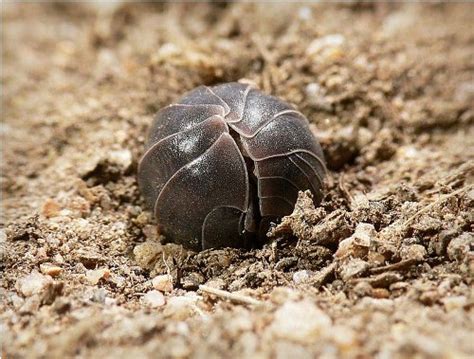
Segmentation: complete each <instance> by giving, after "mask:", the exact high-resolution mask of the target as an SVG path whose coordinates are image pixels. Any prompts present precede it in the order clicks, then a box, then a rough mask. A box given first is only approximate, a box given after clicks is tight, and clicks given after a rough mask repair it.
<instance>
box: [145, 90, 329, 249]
mask: <svg viewBox="0 0 474 359" xmlns="http://www.w3.org/2000/svg"><path fill="white" fill-rule="evenodd" d="M325 172H326V169H325V164H324V157H323V153H322V150H321V147H320V145H319V143H318V142H317V140H316V139H315V138H314V136H313V134H312V133H311V131H310V129H309V124H308V120H307V119H306V118H305V117H304V116H303V115H302V114H301V113H300V112H298V111H296V110H295V109H294V108H293V107H292V106H290V105H289V104H287V103H286V102H284V101H282V100H280V99H278V98H276V97H273V96H269V95H265V94H264V93H262V92H260V91H259V90H257V89H255V88H254V87H252V86H250V85H246V84H241V83H226V84H222V85H217V86H213V87H208V86H200V87H197V88H195V89H194V90H192V91H190V92H188V93H187V94H185V95H184V96H183V97H182V98H181V99H180V100H178V102H177V103H176V104H172V105H169V106H167V107H165V108H163V109H161V110H160V111H159V112H158V113H157V114H156V116H155V118H154V121H153V123H152V125H151V128H150V130H149V133H148V139H147V143H146V147H145V154H144V155H143V157H142V158H141V160H140V163H139V166H138V184H139V187H140V190H141V193H142V194H143V197H144V199H145V201H146V204H147V205H148V207H149V208H150V209H151V210H153V212H154V215H155V217H156V219H157V222H158V226H159V230H160V233H162V234H164V235H165V237H166V238H167V239H168V240H169V241H172V242H175V243H179V244H182V245H184V246H185V247H188V248H190V249H193V250H203V249H207V248H218V247H253V246H255V245H256V244H257V243H258V242H259V241H260V240H261V239H262V237H264V233H265V232H266V230H267V229H268V226H269V224H270V222H271V221H273V220H276V219H278V218H281V217H282V216H285V215H288V214H290V213H291V212H292V210H293V206H294V204H295V202H296V199H297V195H298V191H299V190H306V189H309V190H310V191H311V192H312V193H313V198H314V202H315V203H316V204H318V203H319V202H320V201H321V197H322V185H323V179H324V175H325Z"/></svg>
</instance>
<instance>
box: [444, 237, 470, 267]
mask: <svg viewBox="0 0 474 359" xmlns="http://www.w3.org/2000/svg"><path fill="white" fill-rule="evenodd" d="M471 247H474V236H473V235H472V234H470V233H463V234H461V235H460V236H459V237H456V238H454V239H453V240H452V241H451V242H450V243H449V245H448V249H447V253H448V257H449V259H451V260H455V261H458V262H461V261H462V260H463V259H464V258H465V257H466V256H467V254H468V253H469V251H470V250H471Z"/></svg>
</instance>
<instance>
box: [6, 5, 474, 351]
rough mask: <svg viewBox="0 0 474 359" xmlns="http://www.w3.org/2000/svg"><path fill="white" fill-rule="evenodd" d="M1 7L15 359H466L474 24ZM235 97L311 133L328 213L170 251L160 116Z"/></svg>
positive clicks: (406, 17)
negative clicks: (167, 109)
mask: <svg viewBox="0 0 474 359" xmlns="http://www.w3.org/2000/svg"><path fill="white" fill-rule="evenodd" d="M2 6H3V8H2V21H3V39H2V40H3V41H2V43H3V49H2V61H3V64H2V84H3V86H2V87H3V98H2V101H3V106H2V107H3V114H2V117H3V121H2V125H1V136H2V143H3V160H2V189H3V198H2V205H3V211H2V220H1V226H2V230H1V236H0V248H1V254H0V255H1V269H2V271H3V275H2V277H3V278H2V285H1V298H2V300H1V304H0V311H1V314H0V317H1V320H2V326H1V332H0V336H1V338H2V341H3V356H2V357H4V358H67V357H78V358H139V357H140V358H141V357H145V358H146V357H163V358H171V357H172V358H188V357H192V358H222V357H227V358H312V357H315V356H320V357H323V358H339V357H347V358H353V357H357V358H369V357H376V358H404V357H414V356H416V357H418V358H463V357H466V358H467V357H471V358H472V356H473V355H474V338H473V337H474V335H473V331H474V294H473V288H472V282H473V272H474V252H473V251H474V248H473V247H474V243H473V235H472V231H473V210H472V209H473V206H474V187H473V171H474V170H473V169H474V126H473V123H474V121H473V119H474V108H473V103H474V82H473V74H474V56H473V55H474V30H473V26H472V24H473V20H474V15H473V14H474V5H472V4H471V5H470V4H457V5H448V4H434V5H426V4H425V5H389V4H360V3H349V4H345V5H320V4H291V5H288V4H287V5H285V4H281V5H275V4H268V3H267V4H263V5H259V4H244V3H234V4H217V5H209V4H194V5H192V4H175V5H169V4H154V5H153V4H148V5H132V4H120V3H114V4H108V5H105V4H104V5H97V6H92V5H87V4H70V5H66V4H46V5H38V4H30V5H18V4H17V5H5V4H3V5H2ZM237 80H244V81H251V82H253V83H255V84H256V86H258V87H259V88H261V89H262V90H264V91H266V92H267V93H271V94H274V95H277V96H280V97H282V98H283V99H285V100H287V101H289V102H291V103H293V104H294V105H295V106H296V107H297V108H298V109H300V110H301V111H302V112H303V113H304V114H305V115H307V117H308V118H309V120H310V122H311V124H312V130H314V133H315V135H316V136H317V137H318V138H319V139H320V141H321V143H322V146H323V149H324V151H325V155H326V158H327V162H328V167H329V169H330V174H329V176H328V179H327V186H326V187H327V188H326V196H325V198H324V200H323V203H322V205H321V207H319V208H314V207H313V206H312V203H311V201H310V199H309V198H308V195H307V194H305V193H302V194H301V195H300V198H299V201H298V203H297V206H296V208H295V211H294V213H293V214H292V215H291V216H289V217H286V218H285V219H284V220H283V221H282V223H281V224H280V225H278V226H276V227H274V228H272V230H271V232H270V233H269V241H268V244H266V245H265V246H264V247H263V248H261V249H256V250H251V251H240V250H231V249H223V250H209V251H205V252H201V253H192V252H187V251H185V250H183V249H181V248H179V247H177V246H174V245H169V244H168V245H165V244H161V243H160V240H161V238H160V237H159V236H158V235H157V233H156V231H155V227H154V226H153V220H152V219H151V217H150V215H149V214H148V213H147V212H146V211H145V210H144V206H143V201H142V199H141V198H140V195H139V193H138V190H137V183H136V178H135V172H136V165H137V160H138V159H139V157H140V155H141V153H142V151H143V144H144V137H145V133H146V130H147V128H148V126H149V124H150V122H151V119H152V116H153V114H154V113H155V112H156V111H157V110H158V109H159V108H161V107H162V106H165V105H167V104H169V103H170V102H172V101H173V100H175V99H177V98H178V97H180V96H181V95H182V94H183V93H184V92H185V91H187V90H190V89H192V88H194V87H195V86H197V85H200V84H217V83H221V82H227V81H237ZM216 290H221V292H219V291H217V292H216ZM213 293H214V294H213Z"/></svg>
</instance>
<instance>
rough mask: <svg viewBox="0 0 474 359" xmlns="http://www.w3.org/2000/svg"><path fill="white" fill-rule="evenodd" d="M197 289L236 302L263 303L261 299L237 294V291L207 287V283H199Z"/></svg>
mask: <svg viewBox="0 0 474 359" xmlns="http://www.w3.org/2000/svg"><path fill="white" fill-rule="evenodd" d="M199 289H200V290H201V291H203V292H206V293H209V294H212V295H215V296H217V297H221V298H224V299H227V300H230V301H231V302H236V303H243V304H250V305H261V304H263V302H262V301H260V300H257V299H254V298H252V297H249V296H246V295H243V294H238V293H231V292H228V291H226V290H222V289H216V288H212V287H209V286H207V285H200V286H199Z"/></svg>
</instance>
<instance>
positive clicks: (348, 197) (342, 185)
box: [338, 174, 354, 206]
mask: <svg viewBox="0 0 474 359" xmlns="http://www.w3.org/2000/svg"><path fill="white" fill-rule="evenodd" d="M338 183H339V189H340V190H341V192H342V194H343V195H344V197H345V198H346V200H347V201H348V202H349V206H351V205H352V202H354V197H352V195H351V193H350V192H349V190H348V189H347V187H346V184H345V183H344V174H341V175H340V176H339V180H338Z"/></svg>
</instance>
